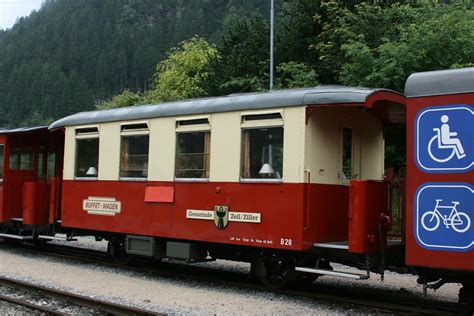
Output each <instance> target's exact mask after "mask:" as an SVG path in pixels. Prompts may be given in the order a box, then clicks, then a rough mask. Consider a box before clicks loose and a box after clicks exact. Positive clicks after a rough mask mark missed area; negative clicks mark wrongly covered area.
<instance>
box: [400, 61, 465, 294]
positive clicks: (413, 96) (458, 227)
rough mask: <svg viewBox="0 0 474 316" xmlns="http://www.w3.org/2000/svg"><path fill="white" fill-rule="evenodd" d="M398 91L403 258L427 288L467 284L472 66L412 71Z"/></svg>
mask: <svg viewBox="0 0 474 316" xmlns="http://www.w3.org/2000/svg"><path fill="white" fill-rule="evenodd" d="M405 94H406V96H407V122H409V124H407V196H406V198H407V208H406V209H407V218H406V232H407V248H406V263H407V265H410V266H416V267H419V268H418V270H419V271H420V273H421V274H422V276H423V279H424V281H426V282H430V281H434V280H440V281H439V283H438V284H435V285H433V286H438V285H440V284H442V283H443V282H446V281H447V280H450V279H456V280H470V282H471V284H472V283H473V273H474V251H473V249H474V186H473V179H474V171H473V168H474V141H473V138H474V132H473V126H474V68H466V69H457V70H443V71H436V72H426V73H417V74H414V75H412V76H410V78H408V81H407V83H406V87H405ZM471 295H473V296H474V294H473V292H472V285H471Z"/></svg>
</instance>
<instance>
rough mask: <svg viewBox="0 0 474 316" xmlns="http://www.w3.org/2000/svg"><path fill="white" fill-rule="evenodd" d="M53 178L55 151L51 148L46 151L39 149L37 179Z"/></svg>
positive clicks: (42, 148) (54, 173) (54, 174)
mask: <svg viewBox="0 0 474 316" xmlns="http://www.w3.org/2000/svg"><path fill="white" fill-rule="evenodd" d="M45 157H46V158H45ZM45 160H46V161H45ZM54 176H56V149H55V148H54V147H53V148H50V149H49V150H48V151H46V150H45V148H44V147H41V148H40V152H39V155H38V177H39V178H43V179H50V178H51V177H54Z"/></svg>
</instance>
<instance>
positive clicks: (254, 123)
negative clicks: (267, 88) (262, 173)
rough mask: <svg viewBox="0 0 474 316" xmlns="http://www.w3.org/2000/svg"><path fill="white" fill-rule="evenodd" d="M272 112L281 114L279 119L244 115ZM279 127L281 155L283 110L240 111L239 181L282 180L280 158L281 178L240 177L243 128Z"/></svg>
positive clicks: (270, 181)
mask: <svg viewBox="0 0 474 316" xmlns="http://www.w3.org/2000/svg"><path fill="white" fill-rule="evenodd" d="M272 114H279V115H280V116H281V118H280V119H278V118H276V119H275V118H270V119H267V118H262V119H260V120H259V119H253V120H246V116H258V115H262V116H265V115H272ZM278 127H281V128H282V129H283V138H282V146H283V150H282V152H283V156H284V147H285V120H284V113H283V110H267V111H248V112H242V113H241V124H240V165H239V181H240V182H241V183H269V184H271V183H273V184H281V183H283V181H284V176H285V174H284V173H283V169H284V159H283V160H282V173H283V176H281V178H279V179H277V178H268V179H267V178H244V177H242V167H243V164H244V162H243V152H242V146H243V133H244V131H245V130H250V129H263V128H278Z"/></svg>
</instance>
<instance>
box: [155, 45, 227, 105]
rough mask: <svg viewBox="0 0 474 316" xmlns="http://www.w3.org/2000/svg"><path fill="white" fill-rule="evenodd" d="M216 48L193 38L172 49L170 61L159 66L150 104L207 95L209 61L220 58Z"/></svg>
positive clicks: (167, 60) (166, 60) (169, 55)
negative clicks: (205, 83)
mask: <svg viewBox="0 0 474 316" xmlns="http://www.w3.org/2000/svg"><path fill="white" fill-rule="evenodd" d="M218 56H219V55H218V52H217V49H216V48H215V47H214V46H213V45H210V44H209V43H208V42H207V41H206V40H205V39H203V38H201V37H199V36H194V37H192V38H191V39H190V40H187V41H183V42H182V43H181V44H180V46H179V47H177V48H173V49H171V51H170V53H169V54H168V58H167V59H165V60H163V61H162V62H160V63H159V64H158V65H157V66H156V72H155V75H154V78H155V81H154V86H153V89H151V90H150V91H149V92H148V93H147V97H146V100H147V101H151V102H157V101H170V100H181V99H188V98H195V97H200V96H204V95H206V94H207V92H206V91H205V89H204V88H203V81H204V80H205V79H206V78H207V77H208V75H209V73H208V72H207V70H206V69H207V65H208V63H209V58H219V57H218Z"/></svg>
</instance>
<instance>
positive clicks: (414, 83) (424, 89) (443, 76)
mask: <svg viewBox="0 0 474 316" xmlns="http://www.w3.org/2000/svg"><path fill="white" fill-rule="evenodd" d="M469 92H474V67H470V68H461V69H449V70H438V71H426V72H418V73H415V74H412V75H411V76H410V77H408V79H407V82H406V84H405V95H406V96H407V97H408V98H416V97H424V96H432V95H445V94H459V93H469Z"/></svg>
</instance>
